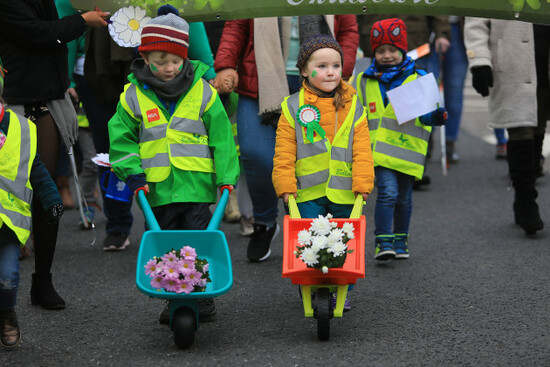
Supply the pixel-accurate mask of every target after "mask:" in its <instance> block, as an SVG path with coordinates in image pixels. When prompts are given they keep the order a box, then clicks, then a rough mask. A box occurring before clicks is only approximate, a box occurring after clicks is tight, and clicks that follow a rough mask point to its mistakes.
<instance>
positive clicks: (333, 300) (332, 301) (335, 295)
mask: <svg viewBox="0 0 550 367" xmlns="http://www.w3.org/2000/svg"><path fill="white" fill-rule="evenodd" d="M330 295H331V299H330V306H331V307H332V309H333V310H334V309H335V308H336V299H337V298H338V293H331V294H330ZM349 310H351V304H350V303H349V301H348V299H347V297H346V301H345V302H344V312H346V311H349Z"/></svg>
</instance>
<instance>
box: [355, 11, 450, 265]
mask: <svg viewBox="0 0 550 367" xmlns="http://www.w3.org/2000/svg"><path fill="white" fill-rule="evenodd" d="M370 42H371V45H372V49H373V51H374V59H373V62H372V64H371V65H370V66H369V67H368V68H367V70H365V71H364V72H363V73H360V74H359V75H357V78H356V80H355V85H356V88H357V93H358V96H359V99H360V100H361V102H362V103H363V104H364V105H365V108H366V110H367V115H368V121H369V122H368V123H369V130H370V134H371V143H372V152H373V157H374V170H375V173H376V186H377V189H378V196H377V199H376V207H375V211H374V222H375V230H374V234H375V236H376V238H375V250H374V258H375V259H376V260H389V259H394V258H395V259H407V258H408V257H409V249H408V239H409V224H410V220H411V214H412V190H413V185H414V182H415V180H420V179H422V174H423V173H424V161H425V158H426V153H427V150H428V139H429V137H430V134H431V131H432V126H440V125H444V124H445V122H446V120H447V112H446V111H445V108H443V107H439V108H437V109H435V110H434V111H432V112H430V113H428V114H426V115H423V116H420V117H418V118H416V119H415V120H413V121H408V122H406V123H404V124H401V125H399V124H398V123H397V119H396V117H395V111H394V110H393V107H392V105H391V103H389V101H388V97H387V95H386V92H387V91H389V90H391V89H394V88H396V87H399V86H401V85H402V84H405V83H408V82H410V81H413V80H415V79H416V78H417V77H418V76H420V75H425V74H426V72H425V71H423V70H420V69H417V68H416V67H415V63H414V60H412V59H411V58H410V57H409V56H407V55H406V54H407V27H406V25H405V23H404V22H403V20H401V19H399V18H391V19H384V20H381V21H379V22H376V23H374V25H373V27H372V30H371V34H370Z"/></svg>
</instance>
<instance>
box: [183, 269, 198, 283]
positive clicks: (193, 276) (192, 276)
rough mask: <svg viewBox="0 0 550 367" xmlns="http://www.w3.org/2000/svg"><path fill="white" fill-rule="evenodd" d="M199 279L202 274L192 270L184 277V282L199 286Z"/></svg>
mask: <svg viewBox="0 0 550 367" xmlns="http://www.w3.org/2000/svg"><path fill="white" fill-rule="evenodd" d="M201 277H202V273H201V272H199V271H197V270H194V271H192V272H190V273H189V274H187V275H186V276H185V280H187V281H189V283H191V284H192V285H199V283H200V281H201Z"/></svg>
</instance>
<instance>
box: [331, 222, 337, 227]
mask: <svg viewBox="0 0 550 367" xmlns="http://www.w3.org/2000/svg"><path fill="white" fill-rule="evenodd" d="M330 226H331V227H332V228H336V227H338V223H336V222H330Z"/></svg>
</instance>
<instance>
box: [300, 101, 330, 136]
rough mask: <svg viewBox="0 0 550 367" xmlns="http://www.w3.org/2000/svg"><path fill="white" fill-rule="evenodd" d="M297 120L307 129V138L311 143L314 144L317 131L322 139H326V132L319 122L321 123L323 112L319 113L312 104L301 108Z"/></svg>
mask: <svg viewBox="0 0 550 367" xmlns="http://www.w3.org/2000/svg"><path fill="white" fill-rule="evenodd" d="M296 120H298V123H299V124H300V125H302V126H303V127H305V129H306V138H307V140H309V141H310V142H311V143H313V132H314V131H316V132H317V134H319V135H320V136H321V138H322V139H324V138H325V130H323V128H322V127H321V125H319V121H321V112H319V109H318V108H317V107H315V106H313V105H310V104H306V105H303V106H301V107H300V108H299V109H298V112H297V113H296Z"/></svg>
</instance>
